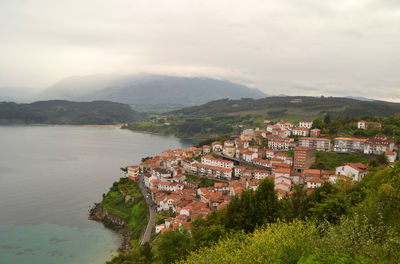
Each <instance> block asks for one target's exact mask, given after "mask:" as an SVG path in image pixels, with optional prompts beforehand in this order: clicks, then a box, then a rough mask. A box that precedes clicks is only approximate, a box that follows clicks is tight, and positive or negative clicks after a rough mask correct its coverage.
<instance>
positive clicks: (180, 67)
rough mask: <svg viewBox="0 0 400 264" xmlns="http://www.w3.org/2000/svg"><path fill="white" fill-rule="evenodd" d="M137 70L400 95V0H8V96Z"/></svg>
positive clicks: (281, 88)
mask: <svg viewBox="0 0 400 264" xmlns="http://www.w3.org/2000/svg"><path fill="white" fill-rule="evenodd" d="M139 72H148V73H158V74H169V75H180V76H207V77H215V78H220V79H228V80H231V81H234V82H239V83H242V84H246V85H248V86H250V87H255V88H258V89H260V90H262V91H264V92H266V93H268V94H287V95H315V96H320V95H325V96H362V97H368V98H375V99H383V100H389V101H400V1H399V0H323V1H322V0H301V1H299V0H275V1H272V0H260V1H258V0H246V1H244V0H242V1H238V0H198V1H196V0H112V1H110V0H79V1H78V0H57V1H54V0H1V1H0V87H3V88H0V93H1V92H2V89H3V92H4V91H6V88H4V87H28V88H24V89H25V90H24V91H26V92H38V91H40V90H42V89H45V88H47V87H48V86H50V85H52V84H54V83H55V82H57V81H59V80H61V79H63V78H65V77H69V76H75V75H90V74H99V73H103V74H134V73H139ZM8 89H10V88H8ZM12 89H15V91H18V89H19V88H12ZM20 89H21V90H20V91H23V89H22V88H20Z"/></svg>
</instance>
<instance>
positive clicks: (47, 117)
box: [0, 100, 141, 125]
mask: <svg viewBox="0 0 400 264" xmlns="http://www.w3.org/2000/svg"><path fill="white" fill-rule="evenodd" d="M140 116H141V115H140V114H139V113H137V112H135V111H133V110H132V109H131V108H130V107H129V106H128V105H124V104H120V103H114V102H107V101H95V102H70V101H61V100H53V101H41V102H35V103H31V104H16V103H0V124H68V125H81V124H115V123H125V122H134V121H136V120H138V118H140Z"/></svg>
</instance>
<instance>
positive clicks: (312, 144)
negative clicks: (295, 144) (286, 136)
mask: <svg viewBox="0 0 400 264" xmlns="http://www.w3.org/2000/svg"><path fill="white" fill-rule="evenodd" d="M299 146H301V147H308V148H314V149H316V150H317V151H329V150H330V149H331V141H330V140H329V139H327V138H313V137H303V138H299Z"/></svg>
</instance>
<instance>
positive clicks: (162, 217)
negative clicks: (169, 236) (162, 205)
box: [156, 211, 173, 225]
mask: <svg viewBox="0 0 400 264" xmlns="http://www.w3.org/2000/svg"><path fill="white" fill-rule="evenodd" d="M170 217H173V215H172V213H171V212H169V211H168V212H167V214H166V215H163V214H160V213H157V215H156V225H160V224H162V223H164V220H165V219H167V218H170Z"/></svg>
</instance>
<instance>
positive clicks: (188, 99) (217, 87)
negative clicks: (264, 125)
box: [37, 74, 266, 110]
mask: <svg viewBox="0 0 400 264" xmlns="http://www.w3.org/2000/svg"><path fill="white" fill-rule="evenodd" d="M265 96H266V94H264V93H262V92H261V91H259V90H257V89H250V88H248V87H246V86H244V85H240V84H236V83H233V82H230V81H225V80H217V79H212V78H203V77H176V76H163V75H153V74H139V75H121V76H118V75H91V76H82V77H70V78H67V79H64V80H62V81H60V82H59V83H57V84H55V85H53V86H52V87H50V88H48V89H47V90H46V91H44V92H42V93H41V94H39V95H38V96H37V99H40V100H43V99H64V100H74V101H92V100H107V101H113V102H119V103H125V104H130V105H132V106H134V107H135V109H140V110H154V109H156V110H160V109H165V110H168V109H179V108H183V107H185V106H192V105H199V104H204V103H206V102H209V101H212V100H217V99H221V98H232V99H240V98H247V97H248V98H262V97H265Z"/></svg>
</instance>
